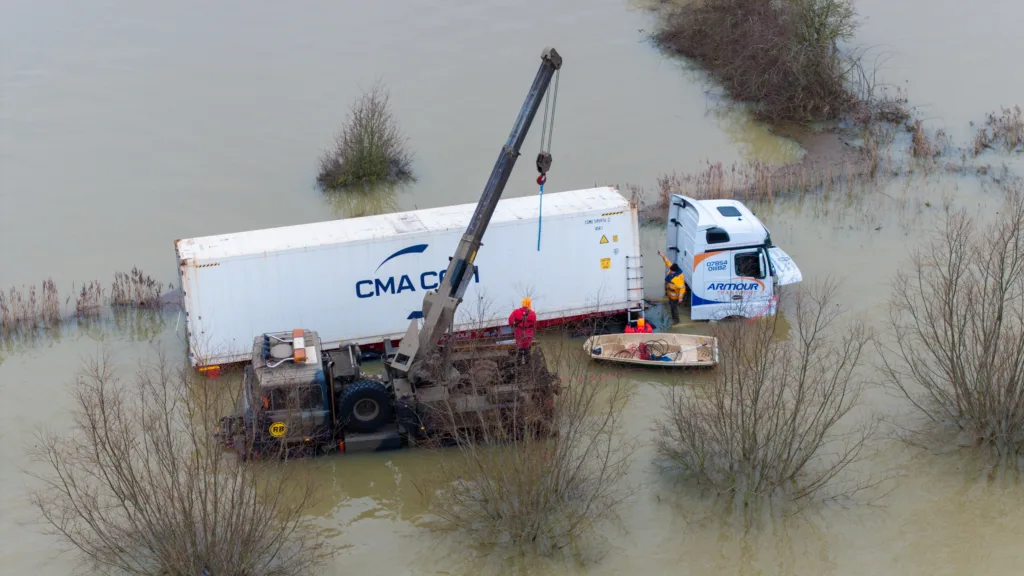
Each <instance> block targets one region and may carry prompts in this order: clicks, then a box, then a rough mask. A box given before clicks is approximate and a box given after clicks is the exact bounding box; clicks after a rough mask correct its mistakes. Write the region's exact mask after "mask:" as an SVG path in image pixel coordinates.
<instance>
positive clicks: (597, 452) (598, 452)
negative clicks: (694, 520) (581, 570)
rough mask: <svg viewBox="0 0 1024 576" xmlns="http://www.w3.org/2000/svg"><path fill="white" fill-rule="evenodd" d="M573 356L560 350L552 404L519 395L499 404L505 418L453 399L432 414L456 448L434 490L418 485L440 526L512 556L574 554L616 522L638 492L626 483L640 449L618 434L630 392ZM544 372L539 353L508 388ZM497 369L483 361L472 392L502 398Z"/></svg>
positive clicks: (473, 374) (471, 376)
mask: <svg viewBox="0 0 1024 576" xmlns="http://www.w3.org/2000/svg"><path fill="white" fill-rule="evenodd" d="M574 348H575V347H572V348H570V347H569V346H568V345H564V346H562V347H561V348H560V349H559V350H558V351H557V353H556V354H555V355H554V357H553V358H552V362H551V364H550V365H552V366H558V367H559V368H558V369H559V374H558V375H557V376H555V377H556V378H558V379H559V380H560V382H561V385H560V391H559V393H558V394H557V396H556V397H554V399H553V402H552V403H550V404H548V403H547V401H546V400H543V399H542V398H541V397H537V398H535V399H534V400H531V401H522V400H521V399H519V398H518V397H517V398H513V399H503V400H502V404H501V405H502V408H501V409H500V410H493V409H492V410H480V411H476V412H471V413H468V415H467V414H466V413H462V414H460V413H459V407H458V405H457V403H458V402H460V401H461V400H459V398H458V397H457V396H454V395H453V396H452V397H451V403H450V404H447V405H446V406H444V407H442V408H441V409H440V410H439V411H438V412H437V413H436V414H434V417H436V418H437V419H438V420H439V421H440V422H443V429H444V430H445V435H444V436H445V437H446V438H447V439H448V441H449V443H451V444H454V448H453V449H450V450H446V452H445V454H446V455H448V457H445V458H439V460H438V464H437V467H436V477H435V478H432V479H431V482H430V484H429V486H430V488H429V489H427V488H426V486H425V485H422V484H418V488H419V489H420V491H421V493H422V494H423V495H424V496H425V497H426V498H427V500H428V505H429V509H430V510H431V512H433V513H434V514H435V515H436V516H437V517H438V518H439V519H440V522H438V523H437V524H435V526H436V527H438V528H441V529H444V530H456V531H460V532H464V533H466V534H468V535H470V536H471V537H472V539H473V540H474V541H476V542H477V543H480V544H485V545H496V544H504V545H505V546H507V547H508V548H510V549H511V551H513V552H531V553H537V554H541V555H550V554H554V553H557V552H558V551H562V550H564V551H568V552H569V553H570V554H577V553H579V552H581V548H582V547H581V543H582V542H583V541H584V540H585V539H586V538H587V537H588V536H590V535H592V534H593V532H594V531H595V527H596V526H597V524H599V523H600V522H601V521H604V520H609V519H613V518H614V517H615V514H616V512H617V508H618V505H619V504H621V503H622V501H623V500H624V499H625V498H626V497H627V496H629V495H630V494H631V493H632V488H631V487H630V486H628V485H626V484H625V483H624V482H625V476H626V473H627V471H628V467H629V462H630V459H631V455H632V451H633V450H634V449H635V443H634V442H633V441H632V440H631V439H629V438H627V437H624V435H623V431H622V429H621V426H622V412H623V409H624V406H625V404H626V403H627V401H628V400H629V398H630V395H631V389H630V387H629V385H628V384H627V382H626V381H625V380H624V379H622V378H619V377H617V376H613V377H611V378H604V377H602V376H603V375H602V374H601V373H598V372H595V371H592V370H591V369H590V367H589V366H588V365H587V362H586V359H585V357H583V356H581V355H579V354H577V353H576V350H575V349H574ZM543 365H544V356H543V354H541V353H540V351H539V350H535V351H534V355H533V360H532V361H531V364H530V366H529V367H528V368H527V367H524V368H518V369H517V373H516V375H515V377H514V380H513V383H512V384H506V385H505V386H506V387H519V386H520V385H522V384H524V383H529V382H534V381H536V380H537V379H538V378H544V377H547V376H546V375H547V374H548V373H547V371H546V369H544V368H542V366H543ZM496 368H497V365H496V364H495V363H494V362H493V361H492V360H490V359H488V358H487V357H481V359H480V360H478V361H476V362H475V363H474V366H473V368H472V369H471V370H470V371H469V372H468V374H466V375H465V378H464V380H466V382H467V383H466V387H467V388H468V389H472V390H474V391H478V392H477V393H485V394H487V396H488V397H490V396H492V395H494V394H498V393H499V390H500V389H501V388H502V387H501V386H495V384H496V381H497V380H500V378H499V377H498V376H497V375H496V372H495V369H496ZM604 376H607V375H604ZM485 391H486V392H485ZM467 422H469V423H471V425H467ZM435 487H436V489H435Z"/></svg>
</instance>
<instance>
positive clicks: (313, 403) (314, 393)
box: [293, 386, 323, 410]
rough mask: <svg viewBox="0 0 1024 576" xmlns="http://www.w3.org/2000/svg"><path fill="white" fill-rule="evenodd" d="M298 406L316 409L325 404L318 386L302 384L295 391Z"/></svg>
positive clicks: (304, 408) (305, 408)
mask: <svg viewBox="0 0 1024 576" xmlns="http://www.w3.org/2000/svg"><path fill="white" fill-rule="evenodd" d="M293 394H294V397H295V401H296V406H298V408H299V409H300V410H316V409H318V408H322V407H323V406H322V405H323V396H322V395H321V394H320V388H319V387H317V386H300V387H298V388H296V389H295V391H294V392H293Z"/></svg>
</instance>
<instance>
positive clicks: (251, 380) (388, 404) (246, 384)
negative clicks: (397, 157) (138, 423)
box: [219, 48, 562, 457]
mask: <svg viewBox="0 0 1024 576" xmlns="http://www.w3.org/2000/svg"><path fill="white" fill-rule="evenodd" d="M561 66H562V58H561V56H560V55H559V54H558V52H556V51H555V49H554V48H547V49H545V50H544V52H543V53H542V54H541V65H540V69H539V70H538V71H537V74H536V76H535V78H534V80H533V84H532V85H531V87H530V91H529V93H528V94H527V96H526V101H525V102H524V103H523V106H522V109H521V110H520V112H519V115H518V117H517V118H516V122H515V125H514V126H513V128H512V132H511V134H510V135H509V138H508V141H507V142H506V143H505V145H504V146H502V149H501V152H500V154H499V155H498V160H497V161H496V162H495V164H494V168H493V169H492V171H491V175H490V178H489V179H488V181H487V184H486V186H485V187H484V190H483V193H482V194H481V197H480V201H479V202H478V203H477V207H476V210H475V212H474V214H473V216H472V218H471V219H470V223H469V226H468V227H467V228H466V232H465V233H464V234H463V236H462V239H461V241H460V242H459V245H458V247H457V248H456V251H455V254H454V255H453V256H452V257H451V259H450V262H449V265H448V269H447V271H446V273H445V275H444V280H443V281H442V282H441V283H440V285H439V286H438V287H437V289H436V290H434V291H431V292H428V293H427V294H426V295H425V296H424V298H423V310H422V317H423V324H422V326H421V325H420V324H419V320H417V319H414V320H412V321H411V322H410V324H409V329H408V330H407V331H406V334H405V337H404V338H403V339H402V342H401V344H400V346H399V348H398V349H397V350H394V349H392V348H391V346H390V342H385V348H386V350H387V353H386V355H385V358H384V373H383V377H382V378H380V379H375V378H366V377H364V376H363V375H362V371H361V367H360V363H359V360H358V359H359V357H360V355H359V350H358V348H357V347H355V346H347V347H342V348H340V349H337V350H332V351H330V352H329V353H325V352H324V351H323V350H322V346H321V343H320V338H319V336H318V335H317V333H316V332H313V331H309V330H304V329H297V330H293V331H292V332H282V333H267V334H264V335H262V336H260V337H257V338H256V339H255V342H254V343H253V357H252V364H251V365H250V366H248V367H247V368H246V371H245V375H244V378H243V384H242V387H243V393H242V395H241V397H240V400H239V404H238V406H237V408H236V410H235V414H234V415H232V416H228V417H225V418H224V419H222V423H221V430H220V432H219V435H220V437H221V438H223V439H224V442H225V444H226V445H228V446H231V447H234V448H235V449H236V450H237V451H238V453H239V455H240V456H242V457H248V456H251V455H255V454H265V453H268V451H274V452H277V453H282V452H283V453H292V452H296V451H300V452H305V453H311V452H322V451H329V450H332V449H335V448H338V449H341V450H342V451H352V450H379V449H388V448H398V447H400V446H402V445H404V444H407V443H410V442H415V441H416V440H419V439H423V438H426V437H430V436H436V435H445V434H448V435H450V434H452V433H457V432H458V430H455V429H453V427H455V428H457V429H463V428H472V427H474V426H479V425H480V424H479V423H480V422H481V421H482V420H481V418H479V417H478V416H479V415H480V414H481V413H485V412H486V413H499V415H500V414H504V413H506V412H509V411H516V410H519V408H520V407H523V406H532V407H538V408H540V413H545V412H546V411H548V410H549V409H550V407H551V406H552V405H553V403H554V395H555V394H557V393H558V384H557V383H558V377H557V376H556V375H554V374H552V373H551V372H550V371H549V370H548V368H547V365H546V362H545V359H544V355H543V353H542V352H541V351H540V349H534V350H533V351H532V353H531V355H530V357H529V361H528V362H526V363H525V365H524V364H520V363H519V361H518V360H517V354H516V350H515V345H514V342H495V341H472V342H469V343H457V342H454V341H447V338H446V335H447V334H449V333H450V329H451V326H452V322H453V320H454V318H455V312H456V309H457V308H458V306H459V304H460V303H461V302H462V297H463V295H464V294H465V292H466V288H467V287H468V286H469V283H470V281H471V279H472V276H473V274H472V270H473V262H474V260H475V258H476V255H477V252H478V251H479V250H480V249H481V247H482V246H483V238H484V233H485V232H486V230H487V226H488V224H489V223H490V220H491V217H492V215H493V214H494V209H495V207H496V206H497V204H498V201H499V200H500V199H501V194H502V192H503V191H504V189H505V184H506V183H507V182H508V178H509V176H510V175H511V173H512V169H513V167H514V166H515V162H516V159H517V158H518V157H519V154H520V152H519V151H520V148H521V147H522V144H523V140H524V139H525V138H526V133H527V132H528V131H529V128H530V125H531V123H532V122H533V119H534V117H535V116H536V114H537V111H538V110H539V108H540V105H541V103H542V101H543V100H544V97H545V95H546V93H547V91H548V87H549V85H550V84H551V81H552V79H553V78H554V77H555V76H556V74H557V72H558V70H559V69H560V68H561ZM556 88H557V81H556ZM550 110H551V113H552V115H553V112H554V106H552V107H551V109H550ZM545 114H547V112H545ZM548 120H549V119H548V118H547V117H545V127H546V126H547V123H548ZM552 122H553V118H552ZM541 140H542V150H541V153H540V154H538V156H537V162H536V165H537V170H538V171H539V172H540V177H539V178H538V182H543V181H544V179H545V178H546V173H547V171H548V169H549V168H550V167H551V155H550V152H549V150H545V149H544V148H543V140H544V138H543V135H542V138H541ZM548 147H550V140H549V143H548ZM530 248H531V246H530V245H529V244H525V243H524V246H523V249H524V250H528V249H530Z"/></svg>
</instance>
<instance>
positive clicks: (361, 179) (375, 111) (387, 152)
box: [317, 83, 412, 189]
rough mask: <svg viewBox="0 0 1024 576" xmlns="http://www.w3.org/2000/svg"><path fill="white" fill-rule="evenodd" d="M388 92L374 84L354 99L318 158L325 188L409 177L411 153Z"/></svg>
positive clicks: (376, 182)
mask: <svg viewBox="0 0 1024 576" xmlns="http://www.w3.org/2000/svg"><path fill="white" fill-rule="evenodd" d="M389 98H390V97H389V94H388V91H387V89H386V88H385V87H384V86H383V85H382V84H379V83H378V84H375V85H374V86H373V88H371V89H370V90H369V91H368V92H364V93H363V94H362V96H360V97H359V99H358V100H356V102H355V104H353V105H352V108H351V110H350V112H349V117H348V119H347V120H346V122H345V125H344V126H343V127H342V129H341V134H339V135H338V137H337V139H336V142H335V147H334V150H333V151H330V152H328V153H326V154H324V156H323V157H322V158H321V159H320V176H318V177H317V182H319V183H320V185H321V186H322V187H324V188H326V189H339V188H349V187H352V186H369V185H373V184H380V183H383V182H397V181H401V180H406V179H409V178H411V177H412V154H411V153H410V152H409V150H408V148H407V140H406V138H405V137H404V136H403V135H402V133H401V131H400V130H399V128H398V124H397V122H396V120H395V118H394V116H393V115H392V113H391V107H390V104H389Z"/></svg>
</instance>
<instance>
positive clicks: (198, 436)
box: [31, 358, 323, 576]
mask: <svg viewBox="0 0 1024 576" xmlns="http://www.w3.org/2000/svg"><path fill="white" fill-rule="evenodd" d="M188 374H189V373H188V372H186V371H185V369H182V370H173V369H171V368H170V367H169V366H168V364H167V363H166V362H165V361H164V360H163V359H162V358H161V360H160V362H159V363H158V364H157V365H155V366H152V367H144V368H142V369H140V371H139V373H138V374H137V375H136V377H135V378H134V379H133V380H132V381H130V382H124V381H122V380H120V379H118V378H117V377H116V376H115V375H114V373H113V369H112V366H111V364H110V362H109V360H108V359H107V358H102V359H101V360H98V361H91V362H89V363H87V365H86V366H85V367H84V369H83V370H82V372H81V373H80V374H79V376H78V377H77V380H76V382H75V386H74V388H73V394H74V397H75V401H76V410H75V411H74V412H73V419H72V422H71V426H70V428H69V429H68V430H66V431H65V432H62V433H57V432H43V433H41V434H40V435H39V438H38V441H37V445H36V447H35V448H33V449H32V454H33V456H34V457H35V458H36V460H37V462H38V463H39V464H41V468H42V471H39V472H36V473H33V476H35V477H36V478H38V479H39V480H40V481H41V482H42V487H41V488H39V489H38V490H36V491H35V492H33V494H32V496H31V499H32V503H33V504H34V505H35V506H36V507H37V508H38V510H39V512H40V513H41V515H42V517H43V518H44V519H45V521H46V523H47V524H48V531H49V532H50V533H52V534H54V535H56V536H57V537H58V538H59V539H60V540H61V541H62V542H63V543H64V544H65V545H66V546H67V547H68V548H69V549H73V550H77V551H78V552H79V554H80V556H81V559H82V563H83V565H84V566H87V567H89V568H91V569H93V570H95V571H97V572H102V573H110V572H111V571H113V572H117V573H125V574H151V575H154V576H156V575H161V576H162V575H166V574H197V575H198V574H217V575H239V576H241V575H249V574H278V575H286V574H308V573H312V572H313V571H314V570H313V569H314V568H315V567H316V566H317V565H318V563H319V561H320V559H321V558H322V556H323V553H322V552H321V551H319V550H318V545H319V544H320V542H319V539H318V537H317V535H316V533H315V532H314V531H312V530H311V529H310V528H309V527H308V526H307V524H306V523H305V522H304V519H303V514H304V513H305V512H307V511H308V510H309V509H310V507H311V506H312V504H313V501H312V497H313V491H312V485H311V484H310V482H309V481H308V480H307V479H304V478H300V477H296V476H295V475H294V474H293V473H291V472H290V471H289V469H288V468H286V467H284V466H277V467H269V468H263V469H261V468H257V467H254V466H252V465H241V464H237V463H236V462H235V459H234V458H230V457H225V456H224V455H223V454H222V452H221V448H220V446H219V444H217V443H216V442H214V441H213V436H212V435H213V432H214V430H215V427H216V418H215V417H214V415H215V414H216V413H217V410H218V409H219V408H220V407H221V405H222V403H223V402H224V400H225V398H224V393H223V390H224V387H223V385H218V384H219V383H217V382H210V383H201V382H192V381H191V379H190V378H189V376H188Z"/></svg>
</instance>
